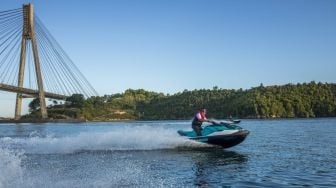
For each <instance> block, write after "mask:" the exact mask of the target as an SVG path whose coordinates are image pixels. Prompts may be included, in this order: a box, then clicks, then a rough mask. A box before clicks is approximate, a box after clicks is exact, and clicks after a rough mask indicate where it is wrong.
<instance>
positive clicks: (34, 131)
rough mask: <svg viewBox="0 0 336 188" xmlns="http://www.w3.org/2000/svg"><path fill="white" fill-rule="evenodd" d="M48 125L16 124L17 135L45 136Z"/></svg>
mask: <svg viewBox="0 0 336 188" xmlns="http://www.w3.org/2000/svg"><path fill="white" fill-rule="evenodd" d="M46 129H47V128H46V126H40V125H30V124H22V123H20V124H16V126H15V137H34V136H39V137H45V136H46Z"/></svg>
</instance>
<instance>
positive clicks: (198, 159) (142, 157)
mask: <svg viewBox="0 0 336 188" xmlns="http://www.w3.org/2000/svg"><path fill="white" fill-rule="evenodd" d="M241 126H242V127H244V128H245V129H248V130H250V131H251V133H250V135H249V136H248V138H247V139H246V140H245V141H244V142H243V143H242V144H240V145H238V146H235V147H233V148H230V149H226V150H224V149H221V148H217V147H211V146H207V145H204V144H199V143H196V142H192V141H188V140H185V139H184V138H181V137H179V136H178V135H177V134H176V130H178V129H190V122H189V121H153V122H122V123H120V122H114V123H81V124H40V125H33V124H20V125H14V124H2V125H0V187H121V186H126V187H197V186H200V187H222V186H224V187H225V186H227V187H271V186H272V187H303V186H314V187H336V136H335V135H336V119H335V118H330V119H297V120H243V121H242V123H241Z"/></svg>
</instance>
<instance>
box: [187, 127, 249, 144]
mask: <svg viewBox="0 0 336 188" xmlns="http://www.w3.org/2000/svg"><path fill="white" fill-rule="evenodd" d="M248 134H249V131H248V130H240V131H239V132H237V133H233V134H230V135H218V136H201V137H195V138H191V139H193V140H196V141H199V142H203V143H207V144H211V145H217V146H221V147H223V148H229V147H233V146H236V145H238V144H240V143H242V142H243V141H244V140H245V138H246V137H247V135H248Z"/></svg>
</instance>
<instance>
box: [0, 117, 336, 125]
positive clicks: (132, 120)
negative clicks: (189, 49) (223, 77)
mask: <svg viewBox="0 0 336 188" xmlns="http://www.w3.org/2000/svg"><path fill="white" fill-rule="evenodd" d="M328 118H336V117H309V118H300V117H294V118H237V119H239V120H265V121H272V120H296V119H328ZM219 120H225V119H219ZM146 121H190V119H169V120H168V119H158V120H150V119H148V120H136V119H115V120H106V121H103V120H99V121H95V120H93V121H88V120H82V119H24V120H14V119H0V125H1V124H5V123H14V124H20V123H85V122H86V123H94V122H98V123H99V122H146Z"/></svg>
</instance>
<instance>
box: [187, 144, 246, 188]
mask: <svg viewBox="0 0 336 188" xmlns="http://www.w3.org/2000/svg"><path fill="white" fill-rule="evenodd" d="M192 161H193V162H194V164H195V165H194V172H195V179H194V185H196V186H200V187H208V186H210V185H211V184H213V183H215V184H218V183H220V182H223V180H224V179H230V177H232V176H235V174H234V173H235V172H236V171H237V169H239V168H244V165H242V164H244V163H246V162H247V161H248V157H247V156H246V155H243V154H240V153H237V152H235V151H227V150H224V149H221V148H210V149H204V150H199V151H197V152H196V153H194V154H193V155H192Z"/></svg>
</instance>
